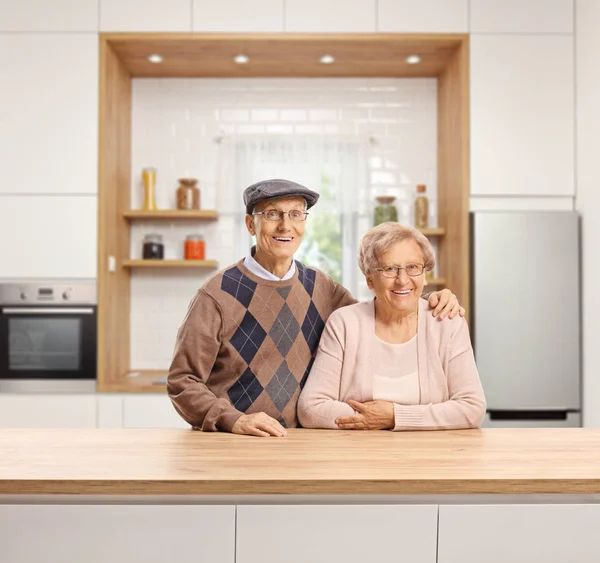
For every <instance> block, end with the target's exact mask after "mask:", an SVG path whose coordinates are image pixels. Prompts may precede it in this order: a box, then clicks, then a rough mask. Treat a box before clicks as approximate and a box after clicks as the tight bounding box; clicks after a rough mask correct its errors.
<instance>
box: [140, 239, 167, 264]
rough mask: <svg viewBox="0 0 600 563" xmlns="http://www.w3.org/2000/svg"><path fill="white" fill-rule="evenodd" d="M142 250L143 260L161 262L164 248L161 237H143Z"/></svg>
mask: <svg viewBox="0 0 600 563" xmlns="http://www.w3.org/2000/svg"><path fill="white" fill-rule="evenodd" d="M142 248H143V250H142V257H143V258H144V260H162V259H163V257H164V254H165V247H164V245H163V239H162V236H161V235H156V234H150V235H145V236H144V242H143V247H142Z"/></svg>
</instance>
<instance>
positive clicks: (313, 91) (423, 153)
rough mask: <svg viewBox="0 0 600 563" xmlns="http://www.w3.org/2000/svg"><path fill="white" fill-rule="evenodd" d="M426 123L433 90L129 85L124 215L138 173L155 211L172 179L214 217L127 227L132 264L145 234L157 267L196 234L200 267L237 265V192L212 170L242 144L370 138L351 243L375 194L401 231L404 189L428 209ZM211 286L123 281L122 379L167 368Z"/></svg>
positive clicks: (430, 158) (297, 82) (418, 85)
mask: <svg viewBox="0 0 600 563" xmlns="http://www.w3.org/2000/svg"><path fill="white" fill-rule="evenodd" d="M399 110H402V111H401V112H400V111H399ZM436 112H437V82H436V80H435V79H388V78H385V79H361V78H344V79H310V80H307V79H228V80H225V79H186V80H183V79H163V80H160V79H134V81H133V127H132V129H133V133H132V138H133V152H132V171H133V172H132V175H133V177H132V197H131V205H132V206H133V207H134V208H138V207H140V206H141V204H142V197H143V186H142V184H141V178H140V172H141V168H142V167H143V166H156V167H157V204H158V206H159V207H164V208H173V207H174V206H175V190H176V188H177V186H178V178H181V177H183V176H193V177H196V178H198V179H199V186H200V190H201V205H202V207H204V208H207V209H208V208H211V209H215V208H216V209H218V210H219V212H220V217H219V220H218V221H217V222H214V223H206V224H204V223H201V224H195V223H193V222H189V223H186V224H182V223H180V222H176V223H172V224H165V223H162V222H161V223H152V222H136V223H135V224H134V225H133V226H132V230H131V235H132V236H131V248H130V252H131V256H132V257H139V256H140V255H141V248H142V240H143V237H144V235H145V234H147V233H151V232H159V233H160V234H162V236H163V240H164V244H165V256H166V257H168V258H181V257H182V256H183V241H184V239H185V237H186V235H187V234H191V233H196V232H200V233H202V234H203V236H204V238H205V241H206V256H207V258H215V259H217V260H218V262H219V266H220V267H225V266H227V265H229V264H231V263H233V262H235V261H237V260H239V259H240V258H242V256H239V255H237V250H236V248H237V245H238V242H239V226H240V224H242V222H243V215H240V214H239V213H235V212H234V211H235V210H239V208H240V199H241V192H242V190H243V189H244V188H245V187H246V186H240V187H239V193H237V194H234V193H229V191H227V190H222V189H219V186H220V185H221V183H222V179H221V175H222V174H223V170H221V169H220V168H219V162H220V158H221V157H222V154H223V151H225V150H228V147H230V146H231V143H234V142H235V140H236V139H238V138H245V137H248V136H251V137H254V138H264V137H265V136H268V135H273V136H274V137H277V136H282V135H285V136H286V138H287V137H288V136H293V135H300V136H303V135H306V136H311V135H312V136H320V135H331V136H334V137H335V138H344V139H345V138H349V139H353V138H354V139H358V140H364V141H365V142H366V140H367V139H368V137H369V136H372V135H373V136H374V140H373V143H372V144H371V148H370V155H369V156H370V159H369V170H370V171H371V172H372V178H371V183H370V186H371V187H370V189H369V190H367V191H366V193H365V194H361V195H360V196H359V198H358V200H359V201H360V202H362V203H361V205H363V207H365V206H366V208H367V209H368V212H367V213H366V215H365V216H364V218H363V221H362V223H361V224H362V225H363V227H364V228H363V229H362V231H361V234H362V232H364V230H366V229H367V228H368V227H369V226H370V224H371V221H372V206H373V201H374V197H375V196H376V195H381V194H382V193H386V194H388V193H389V194H392V195H395V196H396V198H397V201H396V203H397V207H398V210H399V214H400V215H399V218H400V220H403V221H407V222H412V217H411V214H412V198H413V193H414V187H415V184H417V183H426V184H427V185H428V195H429V196H430V198H431V200H432V205H434V204H435V195H436V180H437V178H436V159H437V155H436V146H437V140H436V137H437V132H436ZM381 120H385V122H380V121H381ZM229 172H231V171H229ZM432 221H434V219H433V218H432ZM213 274H214V272H212V271H210V272H204V271H194V272H191V271H182V272H179V271H178V272H176V271H171V272H168V271H165V272H162V271H152V272H150V271H148V272H147V271H139V272H138V271H135V272H134V273H133V275H132V282H131V284H132V303H131V313H132V324H131V365H132V366H133V367H135V368H136V369H165V368H167V367H168V365H169V363H170V361H171V356H172V353H173V346H174V343H175V337H176V333H177V329H178V328H179V326H180V324H181V322H182V321H183V318H184V316H185V313H186V311H187V306H188V303H189V302H190V300H191V299H192V297H193V296H194V293H195V291H196V290H197V289H198V288H199V287H200V286H201V285H202V284H203V283H204V282H205V281H206V280H207V279H208V278H209V277H210V276H211V275H213ZM363 289H364V288H363ZM361 295H362V294H361V293H360V292H359V297H360V296H361Z"/></svg>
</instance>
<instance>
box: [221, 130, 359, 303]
mask: <svg viewBox="0 0 600 563" xmlns="http://www.w3.org/2000/svg"><path fill="white" fill-rule="evenodd" d="M368 151H369V142H368V140H367V139H365V140H360V139H356V138H351V139H346V138H336V137H317V136H313V137H311V136H306V137H301V136H285V137H277V136H272V135H269V136H262V137H254V136H252V137H250V136H249V137H234V138H223V139H222V140H221V143H220V164H219V184H220V185H219V191H218V206H219V209H220V210H222V212H224V213H231V214H233V215H236V216H237V217H239V220H236V222H235V224H236V225H239V233H237V235H238V236H236V241H238V248H237V249H236V250H237V252H238V255H240V257H241V256H243V255H244V254H245V253H247V252H248V248H249V246H250V245H251V244H252V240H251V239H250V237H249V235H248V233H247V232H246V229H245V226H244V222H243V215H244V212H245V210H244V206H243V202H242V192H243V190H244V189H245V188H246V187H248V186H249V185H251V184H253V183H255V182H258V181H259V180H265V179H269V178H284V179H287V180H292V181H294V182H298V183H300V184H303V185H305V186H306V187H308V188H310V189H312V190H314V191H316V192H318V193H319V194H320V195H321V197H320V199H319V202H318V204H317V205H316V206H315V207H314V208H312V209H311V210H310V212H309V213H310V215H309V217H308V222H307V225H306V234H305V237H304V241H303V242H302V245H301V247H300V249H299V251H298V253H297V254H296V259H297V260H300V261H301V262H303V263H305V264H307V265H309V266H314V267H317V268H319V269H321V270H323V271H325V273H327V274H329V275H331V276H332V277H333V278H334V279H337V280H338V281H340V282H341V283H343V284H344V285H345V286H346V287H347V288H348V289H349V290H350V291H352V292H353V293H354V294H355V295H356V290H357V277H358V268H357V266H356V255H357V249H358V219H359V217H360V216H364V215H365V214H366V213H367V212H368V206H367V200H368V199H367V198H368V170H367V162H368Z"/></svg>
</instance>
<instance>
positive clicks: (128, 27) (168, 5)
mask: <svg viewBox="0 0 600 563" xmlns="http://www.w3.org/2000/svg"><path fill="white" fill-rule="evenodd" d="M99 1H100V31H124V32H127V31H165V32H167V31H171V32H173V31H191V29H192V0H99Z"/></svg>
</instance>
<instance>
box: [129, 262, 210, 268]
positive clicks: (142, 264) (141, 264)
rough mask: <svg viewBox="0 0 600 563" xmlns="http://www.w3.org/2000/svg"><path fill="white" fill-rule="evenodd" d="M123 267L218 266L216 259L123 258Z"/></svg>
mask: <svg viewBox="0 0 600 563" xmlns="http://www.w3.org/2000/svg"><path fill="white" fill-rule="evenodd" d="M122 266H123V267H124V268H212V269H215V268H218V267H219V264H218V262H217V261H216V260H123V262H122Z"/></svg>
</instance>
